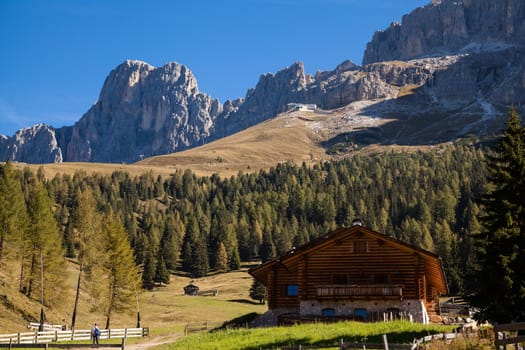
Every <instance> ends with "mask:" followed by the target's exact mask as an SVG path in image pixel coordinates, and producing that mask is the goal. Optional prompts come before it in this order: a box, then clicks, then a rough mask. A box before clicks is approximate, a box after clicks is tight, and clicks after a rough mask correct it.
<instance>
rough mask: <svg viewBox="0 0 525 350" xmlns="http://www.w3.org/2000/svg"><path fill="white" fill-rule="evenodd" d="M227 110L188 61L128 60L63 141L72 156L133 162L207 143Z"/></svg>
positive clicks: (64, 133)
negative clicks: (154, 62)
mask: <svg viewBox="0 0 525 350" xmlns="http://www.w3.org/2000/svg"><path fill="white" fill-rule="evenodd" d="M221 112H222V106H221V105H220V104H219V101H218V100H215V99H212V98H211V97H209V96H208V95H206V94H203V93H201V92H199V89H198V87H197V81H196V80H195V77H194V76H193V74H192V73H191V72H190V70H189V69H188V68H186V67H185V66H183V65H180V64H177V63H169V64H167V65H165V66H163V67H160V68H154V67H153V66H150V65H149V64H147V63H144V62H140V61H126V62H124V63H123V64H121V65H120V66H118V67H117V68H116V69H115V70H113V71H112V72H111V73H110V74H109V76H108V77H107V79H106V81H105V83H104V86H103V88H102V91H101V92H100V97H99V100H98V101H97V102H96V103H95V104H94V105H93V106H92V107H91V108H90V110H89V111H88V112H87V113H86V114H85V115H84V116H83V117H82V118H81V119H80V121H79V122H77V123H76V124H75V125H74V126H73V127H71V128H66V129H64V130H61V131H60V132H59V134H60V138H61V139H60V140H61V142H60V144H61V145H62V147H64V149H65V160H66V161H101V162H122V161H124V162H131V161H136V160H139V158H141V157H144V156H151V155H154V154H164V153H170V152H174V151H176V150H180V149H184V148H187V147H191V146H193V145H195V144H198V143H202V142H203V139H204V138H206V137H208V136H209V132H210V128H211V127H212V126H213V123H214V120H215V118H216V117H217V116H218V115H219V114H220V113H221Z"/></svg>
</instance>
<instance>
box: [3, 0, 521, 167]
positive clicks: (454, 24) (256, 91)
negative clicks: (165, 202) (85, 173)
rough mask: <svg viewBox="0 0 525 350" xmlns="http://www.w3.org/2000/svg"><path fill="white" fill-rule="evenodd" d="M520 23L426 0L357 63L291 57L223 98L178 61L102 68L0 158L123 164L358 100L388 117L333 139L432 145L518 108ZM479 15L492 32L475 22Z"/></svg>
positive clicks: (490, 130) (477, 131) (506, 1)
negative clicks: (71, 110) (89, 88)
mask: <svg viewBox="0 0 525 350" xmlns="http://www.w3.org/2000/svg"><path fill="white" fill-rule="evenodd" d="M500 18H501V19H500ZM521 19H525V4H522V3H521V2H520V1H519V0H488V1H482V0H463V1H456V0H454V1H453V0H434V1H432V2H431V3H429V4H428V5H427V6H424V7H420V8H417V9H415V10H414V11H412V12H411V13H410V14H407V15H405V16H404V17H403V20H402V23H400V24H396V23H393V24H392V25H391V26H390V27H388V28H387V29H386V30H384V31H378V32H376V34H374V36H373V38H372V40H371V41H370V42H369V44H368V45H367V48H366V50H365V52H364V55H363V65H362V66H359V65H356V64H354V63H352V62H350V61H345V62H342V63H341V64H340V65H338V66H337V67H336V68H335V69H333V70H330V71H323V72H318V73H316V74H315V75H314V76H312V75H309V74H306V73H305V70H304V64H303V63H301V62H295V63H293V64H292V65H290V66H289V67H286V68H284V69H281V70H279V71H278V72H276V73H268V74H262V75H261V76H260V79H259V81H258V83H257V84H256V86H255V87H253V88H251V89H248V91H247V93H246V96H245V97H244V98H240V99H236V100H231V101H226V102H224V103H223V104H221V103H220V101H219V100H217V99H214V98H212V97H211V96H209V95H207V94H206V93H203V92H200V91H199V89H198V85H197V80H196V78H195V77H194V76H193V74H192V73H191V71H190V70H189V68H187V67H186V66H184V65H181V64H179V63H175V62H173V63H168V64H166V65H164V66H162V67H153V66H151V65H149V64H147V63H145V62H142V61H137V60H127V61H125V62H123V63H122V64H120V65H119V66H117V67H116V68H115V69H114V70H112V71H111V72H110V74H109V75H108V77H107V78H106V81H105V82H104V85H103V87H102V89H101V93H100V96H99V99H98V100H97V102H96V103H95V104H94V105H93V106H92V107H91V108H90V109H89V110H88V111H87V112H86V113H85V114H84V115H83V116H82V117H81V118H80V120H79V121H78V122H77V123H75V125H73V126H70V127H63V128H59V129H54V128H52V127H49V126H43V127H39V128H37V129H35V130H34V132H33V133H28V132H27V131H24V132H22V131H19V132H17V133H16V134H15V136H13V137H3V138H0V160H6V159H13V160H17V161H24V162H29V163H45V162H50V161H51V162H53V161H66V162H70V161H84V162H86V161H88V162H118V163H121V162H125V163H130V162H135V161H138V160H140V159H143V158H147V157H150V156H155V155H160V154H169V153H172V152H178V151H182V150H185V149H188V148H192V147H196V146H199V145H203V144H206V143H208V142H211V141H214V140H217V139H220V138H223V137H225V136H228V135H231V134H232V133H236V132H239V131H241V130H245V129H246V128H248V127H250V126H253V125H256V124H258V123H261V122H263V121H265V120H267V119H269V118H273V117H274V116H276V115H278V114H279V113H282V112H284V111H286V109H287V104H288V103H305V104H316V105H317V106H319V107H320V108H322V109H325V110H331V109H334V108H341V107H343V106H347V105H349V104H351V103H354V102H358V101H363V102H366V103H365V104H364V105H366V107H364V108H363V109H362V110H360V111H359V113H361V114H362V115H364V116H367V117H373V118H382V119H388V120H395V122H391V123H388V124H385V125H382V126H381V127H374V128H369V129H366V130H362V131H353V132H352V133H350V134H345V135H342V136H340V137H345V138H351V139H352V138H353V139H358V140H360V141H361V142H369V143H383V144H396V143H397V144H406V145H413V144H418V143H421V144H432V143H440V142H447V141H453V140H455V139H457V138H460V137H464V136H466V135H469V134H474V135H477V136H487V135H493V134H495V133H496V132H497V130H499V128H501V127H502V126H503V122H504V119H505V118H504V116H505V115H506V109H507V108H508V106H509V105H512V104H514V105H517V106H518V107H520V106H521V105H523V104H525V96H523V94H521V91H522V90H523V88H524V87H525V59H524V57H525V55H524V53H525V48H524V45H523V44H524V43H525V39H523V38H524V37H525V36H522V35H521V34H523V33H525V25H524V24H522V23H525V21H520V20H521ZM480 21H485V23H489V24H490V26H489V27H490V28H492V27H494V26H495V29H494V28H492V29H490V28H489V29H483V28H481V27H483V23H480ZM22 130H25V129H22ZM37 139H38V140H40V141H39V142H36V141H33V140H37ZM46 140H47V141H48V143H46V142H45V141H46ZM109 150H110V151H109Z"/></svg>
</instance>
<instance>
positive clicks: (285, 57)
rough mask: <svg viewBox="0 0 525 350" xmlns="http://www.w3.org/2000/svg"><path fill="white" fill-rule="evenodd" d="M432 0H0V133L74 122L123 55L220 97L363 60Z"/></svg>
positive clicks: (221, 98) (92, 101)
mask: <svg viewBox="0 0 525 350" xmlns="http://www.w3.org/2000/svg"><path fill="white" fill-rule="evenodd" d="M429 2H430V0H223V1H217V0H171V1H168V0H165V1H164V0H143V1H135V0H47V1H44V0H0V134H6V135H9V136H11V135H13V134H14V132H15V131H16V130H18V129H20V128H22V127H27V126H30V125H33V124H36V123H46V124H49V125H52V126H54V127H60V126H64V125H73V124H74V123H75V121H77V120H78V119H79V118H80V117H81V116H82V115H83V114H84V113H85V112H86V111H87V110H88V109H89V107H90V106H91V105H92V104H93V103H94V102H95V101H96V100H97V98H98V94H99V92H100V89H101V87H102V84H103V82H104V79H105V78H106V76H107V75H108V73H109V72H110V71H111V70H112V69H113V68H115V67H116V66H117V65H119V64H120V63H122V62H123V61H125V60H126V59H136V60H142V61H145V62H148V63H150V64H152V65H154V66H161V65H164V64H165V63H167V62H172V61H175V62H179V63H182V64H184V65H186V66H188V67H189V68H190V70H191V71H192V72H193V74H194V75H195V76H196V78H197V82H198V84H199V89H200V90H201V91H203V92H205V93H207V94H209V95H211V96H212V97H214V98H219V99H220V100H221V102H224V101H225V100H227V99H234V98H238V97H244V95H245V93H246V90H247V89H248V88H250V87H254V86H255V84H256V83H257V81H258V79H259V76H260V75H261V74H264V73H268V72H272V73H274V72H276V71H277V70H279V69H282V68H284V67H287V66H289V65H291V64H292V63H294V62H296V61H302V62H304V63H305V68H306V71H307V72H308V73H312V74H313V73H315V72H316V71H317V70H329V69H334V68H335V67H336V66H337V65H338V64H339V63H341V62H343V61H344V60H346V59H350V60H352V61H354V62H356V63H358V64H360V63H361V59H362V55H363V52H364V49H365V47H366V43H367V42H368V41H369V40H370V39H371V38H372V35H373V33H374V32H375V31H376V30H380V29H385V28H387V27H388V25H389V24H390V23H391V22H393V21H401V18H402V16H403V14H407V13H409V12H410V11H412V10H413V9H415V8H416V7H419V6H424V5H426V4H428V3H429Z"/></svg>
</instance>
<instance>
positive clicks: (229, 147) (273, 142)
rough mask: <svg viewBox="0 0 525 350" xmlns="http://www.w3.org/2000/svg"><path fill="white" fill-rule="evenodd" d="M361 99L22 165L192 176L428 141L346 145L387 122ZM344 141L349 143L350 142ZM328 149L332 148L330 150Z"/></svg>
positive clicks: (229, 173)
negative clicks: (183, 142) (146, 147)
mask: <svg viewBox="0 0 525 350" xmlns="http://www.w3.org/2000/svg"><path fill="white" fill-rule="evenodd" d="M365 107H366V103H364V102H356V103H353V104H350V105H348V106H346V107H344V108H340V109H336V110H332V111H316V112H313V111H295V112H285V113H282V114H279V115H278V116H276V117H275V118H272V119H269V120H267V121H265V122H263V123H260V124H258V125H255V126H252V127H250V128H248V129H245V130H243V131H241V132H238V133H236V134H233V135H230V136H228V137H225V138H222V139H219V140H216V141H213V142H210V143H208V144H205V145H203V146H200V147H196V148H192V149H189V150H186V151H182V152H177V153H172V154H166V155H160V156H156V157H151V158H147V159H144V160H142V161H140V162H137V163H135V164H111V163H56V164H42V165H36V164H24V163H17V164H16V166H17V167H18V168H23V167H25V166H28V167H30V168H31V169H33V170H34V171H36V170H37V169H38V168H42V169H43V171H44V174H45V175H46V177H48V178H52V177H53V176H54V175H55V174H57V173H66V174H73V173H74V172H75V171H85V172H87V173H94V172H97V173H103V174H110V173H112V172H113V171H116V170H121V171H126V172H128V173H130V174H131V175H132V176H135V175H139V174H142V173H144V172H147V171H152V172H153V173H154V174H158V175H161V176H168V175H169V174H171V173H173V171H174V169H190V170H192V171H193V172H195V173H196V174H197V175H211V174H214V173H217V174H218V175H220V176H232V175H236V174H238V173H239V172H240V171H242V172H244V173H249V172H256V171H259V170H260V169H268V168H270V167H272V166H275V165H276V164H278V163H280V162H295V163H297V164H301V163H303V162H305V163H306V164H313V163H317V162H319V161H320V160H331V159H335V158H338V157H342V156H343V157H344V156H348V155H349V154H356V153H361V154H363V153H364V154H367V153H371V152H378V151H385V150H397V151H404V152H410V151H412V150H417V149H425V148H429V147H431V146H421V145H419V146H418V145H416V146H398V145H392V144H389V145H379V144H376V143H364V144H361V145H359V146H358V147H354V146H348V144H349V142H348V140H346V136H345V135H347V134H348V133H351V132H357V133H359V132H362V131H363V130H367V129H370V130H375V129H376V128H378V127H381V126H384V125H387V124H388V123H391V122H393V121H394V120H392V119H381V118H374V117H369V116H366V115H363V114H361V112H362V109H363V108H365ZM350 144H352V143H351V142H350ZM333 150H336V151H335V152H334V151H333Z"/></svg>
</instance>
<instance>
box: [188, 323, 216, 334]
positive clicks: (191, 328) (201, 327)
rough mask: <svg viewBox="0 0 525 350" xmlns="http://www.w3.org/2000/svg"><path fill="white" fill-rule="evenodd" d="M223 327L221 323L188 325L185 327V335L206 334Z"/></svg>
mask: <svg viewBox="0 0 525 350" xmlns="http://www.w3.org/2000/svg"><path fill="white" fill-rule="evenodd" d="M221 325H222V323H219V322H199V323H188V324H187V325H186V326H185V327H184V335H188V334H189V333H197V332H205V331H208V330H211V329H215V328H217V327H220V326H221Z"/></svg>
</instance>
